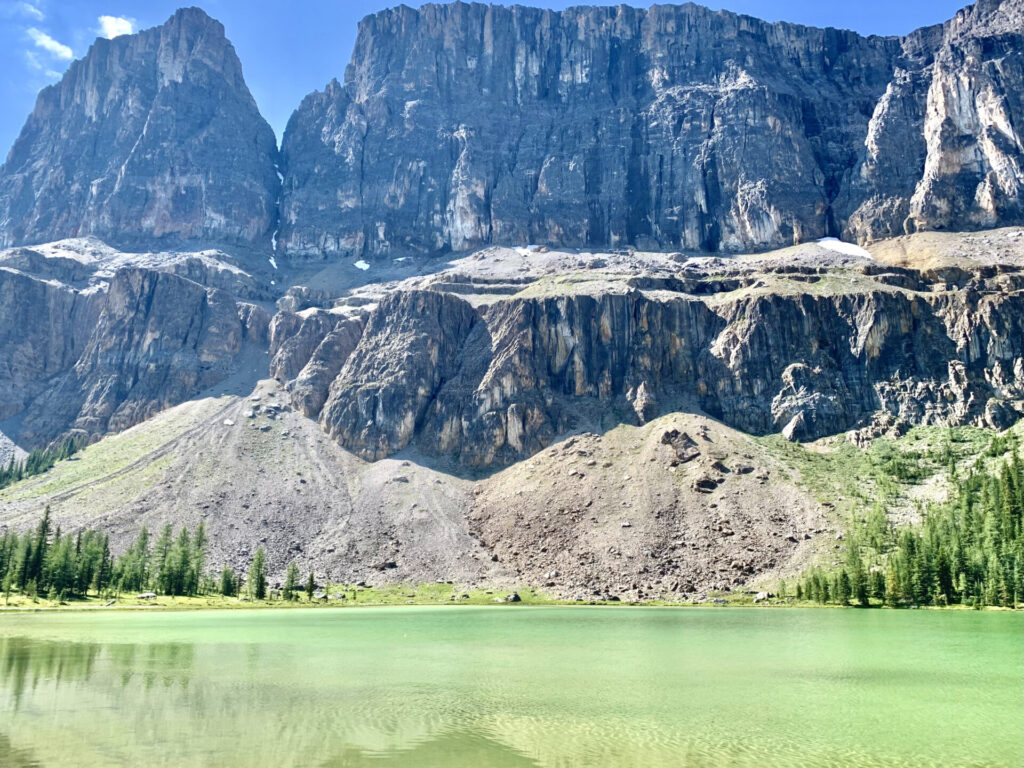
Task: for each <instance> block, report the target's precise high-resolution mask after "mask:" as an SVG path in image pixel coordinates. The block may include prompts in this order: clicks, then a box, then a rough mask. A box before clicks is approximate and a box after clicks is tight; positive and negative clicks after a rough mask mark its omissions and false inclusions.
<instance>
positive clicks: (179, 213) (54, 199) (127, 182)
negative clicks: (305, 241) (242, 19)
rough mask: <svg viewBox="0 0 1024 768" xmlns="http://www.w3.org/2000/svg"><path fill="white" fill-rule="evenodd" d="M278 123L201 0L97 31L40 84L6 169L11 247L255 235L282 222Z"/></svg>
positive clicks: (261, 241)
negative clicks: (159, 18)
mask: <svg viewBox="0 0 1024 768" xmlns="http://www.w3.org/2000/svg"><path fill="white" fill-rule="evenodd" d="M276 160H277V145H276V139H275V138H274V134H273V131H272V130H271V129H270V126H269V125H267V123H266V121H264V120H263V118H262V117H261V116H260V114H259V111H258V109H257V107H256V103H255V101H253V98H252V96H251V95H250V93H249V90H248V89H247V88H246V85H245V81H244V80H243V78H242V67H241V64H240V63H239V61H238V57H237V56H236V55H235V51H234V48H232V46H231V43H229V42H228V40H227V39H226V38H225V37H224V28H223V27H222V26H221V24H220V23H219V22H217V21H214V20H213V19H211V18H209V17H208V16H207V15H206V14H205V13H203V12H202V11H201V10H199V9H198V8H187V9H183V10H179V11H178V12H177V13H175V14H174V16H172V17H171V18H170V19H169V20H168V21H167V22H166V23H165V24H164V25H162V26H160V27H154V28H153V29H147V30H144V31H142V32H140V33H138V34H135V35H125V36H122V37H117V38H115V39H113V40H105V39H100V40H97V41H96V42H95V43H93V45H92V47H91V48H90V49H89V52H88V54H87V55H86V56H85V57H84V58H82V59H81V60H79V61H76V62H74V63H73V64H72V65H71V67H70V68H69V69H68V71H67V74H65V76H64V78H63V79H62V80H61V81H60V82H59V83H57V84H56V85H52V86H50V87H48V88H45V89H43V91H42V92H41V93H40V94H39V98H38V100H37V102H36V106H35V109H34V110H33V112H32V114H31V115H30V116H29V118H28V121H27V122H26V124H25V127H24V128H23V129H22V132H21V135H20V136H19V137H18V140H17V141H16V142H15V144H14V147H13V148H12V149H11V152H10V154H9V155H8V157H7V162H6V163H5V164H4V166H3V168H2V169H0V247H7V246H11V245H20V244H32V243H43V242H49V241H54V240H58V239H61V238H66V237H75V236H79V235H95V236H97V237H99V238H101V239H103V240H105V241H107V242H109V243H111V244H113V245H117V246H120V247H127V248H138V247H142V248H144V249H147V248H148V249H153V248H155V247H157V246H159V247H161V248H163V247H175V246H178V245H181V244H194V243H197V242H202V243H204V244H216V245H224V246H252V245H258V246H260V247H264V248H266V249H267V250H269V248H270V238H271V233H272V232H273V230H274V228H275V226H276V217H277V197H278V190H279V182H278V179H277V174H276V168H275V163H276Z"/></svg>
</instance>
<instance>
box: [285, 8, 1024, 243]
mask: <svg viewBox="0 0 1024 768" xmlns="http://www.w3.org/2000/svg"><path fill="white" fill-rule="evenodd" d="M1022 30H1024V3H1022V2H1021V0H1003V2H994V1H993V0H983V1H982V2H979V3H978V4H976V5H975V6H972V7H970V8H968V9H966V10H965V11H963V12H961V13H960V14H958V15H957V17H956V18H955V19H953V20H952V21H950V22H949V23H948V24H946V25H945V26H943V27H934V28H927V29H923V30H919V31H918V32H915V33H913V34H911V35H909V36H908V37H907V38H904V39H897V38H879V37H861V36H859V35H856V34H854V33H851V32H843V31H838V30H835V29H824V30H822V29H812V28H807V27H801V26H797V25H792V24H783V23H776V24H769V23H766V22H762V21H759V20H757V19H753V18H750V17H746V16H737V15H735V14H731V13H726V12H713V11H710V10H708V9H706V8H701V7H699V6H695V5H681V6H672V5H656V6H652V7H651V8H650V9H649V10H646V11H645V10H639V9H634V8H629V7H627V6H618V7H576V8H570V9H568V10H565V11H562V12H553V11H544V10H540V9H535V8H525V7H521V6H515V7H510V8H506V7H501V6H491V5H482V4H477V3H472V4H466V3H452V4H450V5H425V6H423V7H422V8H420V9H419V10H413V9H411V8H409V7H406V6H402V7H399V8H396V9H393V10H389V11H383V12H381V13H378V14H375V15H373V16H370V17H368V18H367V19H365V20H364V21H363V22H362V24H361V25H360V30H359V37H358V41H357V43H356V49H355V53H354V55H353V58H352V63H351V64H350V65H349V67H348V69H347V70H346V73H345V78H344V81H343V82H338V81H333V82H331V83H330V84H329V85H328V86H327V88H326V89H325V90H324V91H322V92H317V93H313V94H311V95H309V96H308V97H307V98H306V99H305V100H304V101H303V102H302V104H301V105H300V106H299V109H298V110H297V111H296V113H295V115H294V116H293V118H292V120H291V121H290V123H289V126H288V129H287V131H286V133H285V139H284V144H283V148H282V153H283V163H284V170H285V182H284V190H283V201H282V220H281V235H280V242H281V243H282V245H283V247H284V248H285V249H286V250H287V251H288V252H289V253H290V254H291V255H292V256H294V257H297V258H322V257H325V256H326V257H328V258H330V257H335V256H361V255H371V256H380V255H386V254H392V255H398V254H405V253H410V252H413V253H415V252H444V251H448V250H453V251H465V250H471V249H475V248H479V247H481V246H483V245H486V244H490V243H496V244H505V245H521V244H524V243H546V244H549V245H553V246H561V247H594V248H597V247H600V248H608V247H618V246H623V245H633V246H636V247H638V248H642V249H687V250H689V249H693V250H697V249H702V250H712V251H751V250H767V249H771V248H777V247H780V246H784V245H789V244H793V243H799V242H804V241H807V240H811V239H816V238H819V237H823V236H827V235H838V234H840V233H844V234H845V235H846V236H847V237H849V238H851V239H859V240H861V241H865V242H866V241H869V240H874V239H878V238H881V237H890V236H894V235H899V234H903V233H904V232H913V231H916V230H924V229H978V228H986V227H992V226H998V225H1005V224H1011V223H1019V222H1020V221H1021V217H1022V215H1024V212H1022V211H1024V209H1022V184H1024V172H1022V157H1024V156H1022V144H1021V134H1020V131H1021V128H1020V126H1021V125H1022V124H1024V111H1022V110H1024V108H1022V101H1021V93H1022V91H1024V37H1022Z"/></svg>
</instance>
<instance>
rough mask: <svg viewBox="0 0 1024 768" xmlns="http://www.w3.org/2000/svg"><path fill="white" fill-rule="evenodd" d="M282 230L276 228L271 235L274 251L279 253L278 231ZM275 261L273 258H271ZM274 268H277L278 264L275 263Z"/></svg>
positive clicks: (271, 244) (271, 245)
mask: <svg viewBox="0 0 1024 768" xmlns="http://www.w3.org/2000/svg"><path fill="white" fill-rule="evenodd" d="M279 231H280V230H278V229H275V230H274V234H272V235H271V236H270V247H271V248H273V249H274V253H277V233H278V232H279ZM271 261H273V259H271ZM274 269H277V264H275V265H274Z"/></svg>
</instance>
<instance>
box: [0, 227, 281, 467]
mask: <svg viewBox="0 0 1024 768" xmlns="http://www.w3.org/2000/svg"><path fill="white" fill-rule="evenodd" d="M83 250H84V253H83ZM102 252H103V253H104V254H105V255H106V256H108V257H111V252H110V249H103V251H102ZM62 253H63V254H64V255H63V256H61V255H55V254H62ZM90 253H91V252H90V251H89V249H88V248H87V247H85V248H83V246H82V245H81V244H80V243H74V242H73V243H72V244H71V245H70V246H68V247H67V248H66V249H61V248H59V247H54V246H51V248H50V249H49V253H45V252H39V251H35V250H31V249H15V250H12V251H7V252H5V253H0V420H4V419H13V422H12V423H13V429H12V433H10V435H9V436H13V437H15V438H16V439H17V442H18V443H19V444H20V445H24V446H29V447H33V446H38V445H46V444H47V443H49V442H50V441H52V440H55V439H58V438H60V437H62V436H65V435H69V434H73V435H75V436H78V437H81V438H84V439H85V440H86V441H91V440H94V439H96V438H98V437H101V436H102V435H104V434H107V433H108V432H117V431H121V430H123V429H125V428H127V427H130V426H132V425H134V424H137V423H139V422H141V421H144V420H146V419H148V418H149V417H151V416H153V415H155V414H156V413H158V412H159V411H161V410H163V409H165V408H167V407H169V406H171V405H174V404H177V403H180V402H182V401H183V400H186V399H188V398H190V397H193V396H195V395H197V394H199V393H200V392H202V391H203V390H205V389H207V388H209V387H211V386H213V385H215V384H218V383H220V382H223V381H225V380H226V379H228V378H229V377H231V376H232V375H234V374H236V373H237V372H238V371H239V369H240V367H242V366H243V365H248V364H250V363H249V361H247V360H245V359H244V358H245V356H244V354H243V352H244V351H245V349H246V348H247V346H248V347H251V348H255V349H258V348H259V347H263V346H265V345H266V343H267V334H268V324H269V320H270V318H269V316H268V314H267V312H266V311H265V310H264V309H262V308H261V307H259V306H258V305H256V304H253V303H250V302H247V301H242V300H239V299H238V298H236V296H235V295H234V294H233V293H232V292H230V291H228V290H225V289H224V288H215V287H206V286H204V285H201V284H200V283H197V282H195V281H193V280H190V279H188V278H187V277H184V276H181V275H179V274H175V270H176V269H178V268H181V267H182V266H184V269H185V271H190V272H198V273H201V274H203V275H207V276H209V275H211V274H218V272H219V271H224V272H227V273H229V274H234V275H237V271H234V272H233V271H232V270H231V269H230V268H229V267H228V266H227V265H225V266H224V267H223V269H222V270H219V269H218V267H217V266H216V265H214V264H213V263H212V259H210V258H209V257H205V256H201V255H189V254H181V255H179V257H178V258H177V259H176V260H173V259H172V260H168V261H166V262H164V263H163V264H162V268H160V269H156V268H150V267H133V266H117V267H116V268H114V269H113V271H112V272H108V271H106V269H105V268H109V267H110V264H109V262H107V263H104V262H97V261H89V260H88V259H87V258H86V257H87V256H88V255H90ZM73 257H78V258H77V259H76V258H73ZM115 261H116V260H115ZM245 277H247V276H245ZM62 280H63V281H62ZM222 282H225V284H227V283H226V279H224V278H222ZM236 285H238V286H239V287H249V286H251V283H250V282H248V281H246V280H244V279H242V277H241V276H239V277H238V281H237V283H236ZM256 375H258V371H257V370H253V371H251V372H250V373H249V378H250V379H252V380H255V377H256ZM4 431H7V430H6V429H5V430H4Z"/></svg>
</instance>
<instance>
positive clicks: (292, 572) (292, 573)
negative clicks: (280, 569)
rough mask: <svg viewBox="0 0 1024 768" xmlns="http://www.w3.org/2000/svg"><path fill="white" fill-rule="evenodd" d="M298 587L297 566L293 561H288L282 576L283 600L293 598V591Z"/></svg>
mask: <svg viewBox="0 0 1024 768" xmlns="http://www.w3.org/2000/svg"><path fill="white" fill-rule="evenodd" d="M298 588H299V567H298V566H297V565H296V564H295V563H294V562H292V563H288V570H287V572H286V573H285V577H284V589H283V590H282V593H283V595H284V599H285V600H294V599H295V592H296V591H297V590H298Z"/></svg>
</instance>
